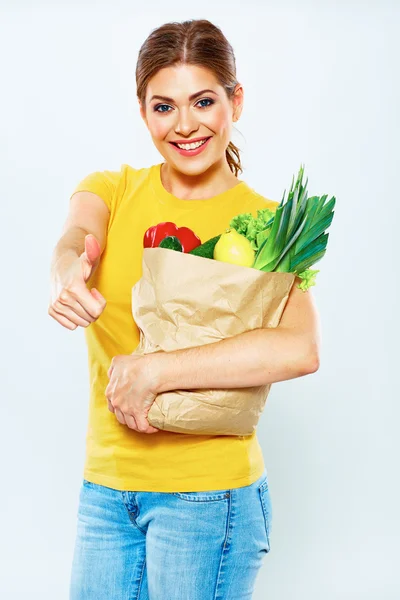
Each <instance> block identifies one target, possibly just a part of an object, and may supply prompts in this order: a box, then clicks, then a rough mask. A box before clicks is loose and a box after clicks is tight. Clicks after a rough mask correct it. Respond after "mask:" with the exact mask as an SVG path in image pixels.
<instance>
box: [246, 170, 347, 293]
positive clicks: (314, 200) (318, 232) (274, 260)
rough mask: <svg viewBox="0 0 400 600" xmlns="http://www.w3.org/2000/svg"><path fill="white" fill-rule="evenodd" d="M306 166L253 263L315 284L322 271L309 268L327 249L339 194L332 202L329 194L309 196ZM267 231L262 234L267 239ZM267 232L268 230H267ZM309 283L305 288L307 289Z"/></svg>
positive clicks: (254, 266)
mask: <svg viewBox="0 0 400 600" xmlns="http://www.w3.org/2000/svg"><path fill="white" fill-rule="evenodd" d="M303 175H304V166H301V167H300V169H299V173H298V176H297V180H296V182H294V177H293V179H292V185H291V188H290V190H289V194H288V197H287V199H286V200H285V195H286V190H285V192H284V194H283V197H282V200H281V202H280V204H279V206H278V208H277V210H276V213H275V215H274V217H273V219H272V220H271V221H270V222H269V223H268V225H269V228H268V236H267V238H266V239H264V240H263V242H262V243H261V245H260V247H259V249H258V251H257V253H256V255H255V260H254V264H253V268H255V269H259V270H260V271H266V272H271V271H279V272H285V273H295V274H296V275H297V276H299V277H303V278H304V280H307V282H308V283H307V285H308V287H309V286H310V285H314V283H315V276H316V273H318V271H313V272H311V271H309V272H307V269H309V268H310V267H311V266H313V265H314V264H315V263H316V262H318V261H319V260H321V258H322V257H323V256H324V254H325V252H326V246H327V243H328V237H329V234H327V233H325V232H326V230H327V229H328V227H329V226H330V225H331V223H332V219H333V215H334V210H333V209H334V207H335V203H336V198H335V197H334V196H332V198H331V199H330V200H329V202H327V203H325V202H326V200H327V197H328V196H327V195H324V196H321V197H319V196H312V197H310V198H308V195H307V183H308V179H307V180H306V182H305V184H304V185H303ZM263 233H264V232H261V233H260V234H258V235H259V236H260V239H263V235H262V234H263ZM264 236H265V233H264ZM305 286H306V283H305V282H304V285H303V287H302V289H304V288H305Z"/></svg>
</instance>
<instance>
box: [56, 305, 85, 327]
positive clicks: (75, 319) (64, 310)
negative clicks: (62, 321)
mask: <svg viewBox="0 0 400 600" xmlns="http://www.w3.org/2000/svg"><path fill="white" fill-rule="evenodd" d="M53 310H54V312H55V313H57V314H59V315H62V316H64V317H66V318H67V319H68V320H69V321H71V322H72V323H75V324H76V325H80V326H81V327H88V325H90V323H89V321H86V319H82V317H80V316H79V315H77V314H76V312H74V311H73V310H72V308H70V307H69V306H66V305H65V304H60V303H59V302H57V301H56V302H55V303H54V304H53Z"/></svg>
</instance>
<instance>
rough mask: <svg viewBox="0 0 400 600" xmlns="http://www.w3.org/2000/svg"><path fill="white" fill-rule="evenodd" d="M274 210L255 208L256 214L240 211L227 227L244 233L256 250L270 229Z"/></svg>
mask: <svg viewBox="0 0 400 600" xmlns="http://www.w3.org/2000/svg"><path fill="white" fill-rule="evenodd" d="M274 216H275V212H274V211H273V210H271V209H270V208H261V209H259V210H257V216H256V217H254V216H253V215H252V214H251V213H242V214H240V215H237V216H236V217H233V219H231V222H230V223H229V227H232V229H235V230H236V231H237V232H238V233H240V234H241V235H244V236H245V237H246V238H247V239H248V240H249V241H250V242H251V246H252V248H253V250H258V249H259V247H260V246H261V244H262V243H263V242H264V240H266V239H267V237H268V235H269V232H270V230H271V226H272V221H273V219H274Z"/></svg>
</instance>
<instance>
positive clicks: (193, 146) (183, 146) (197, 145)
mask: <svg viewBox="0 0 400 600" xmlns="http://www.w3.org/2000/svg"><path fill="white" fill-rule="evenodd" d="M206 141H207V140H201V142H196V143H194V144H177V146H178V148H181V150H195V149H196V148H200V146H202V145H203V144H205V143H206Z"/></svg>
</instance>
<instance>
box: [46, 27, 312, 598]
mask: <svg viewBox="0 0 400 600" xmlns="http://www.w3.org/2000/svg"><path fill="white" fill-rule="evenodd" d="M136 81H137V95H138V100H139V104H140V113H141V116H142V118H143V120H144V122H145V124H146V126H147V128H148V130H149V132H150V135H151V138H152V140H153V143H154V144H155V146H156V148H157V149H158V150H159V152H160V154H161V155H162V156H163V157H164V159H165V160H164V162H163V163H160V164H157V165H153V166H151V167H149V168H140V169H136V168H133V167H131V166H129V165H122V167H121V170H120V171H101V172H95V173H91V174H89V175H88V176H87V177H85V178H84V179H83V181H81V182H80V183H79V185H78V186H77V188H76V189H75V190H74V193H73V195H72V197H71V204H70V212H69V215H68V219H67V221H66V224H65V228H64V232H63V236H62V237H61V239H60V241H59V243H58V244H57V247H56V249H55V251H54V257H53V262H52V300H51V303H50V307H49V314H50V315H51V316H52V317H53V318H54V319H56V320H57V321H58V322H59V323H60V324H61V325H63V326H64V327H66V328H67V329H76V327H78V326H81V327H85V336H86V340H87V345H88V354H89V370H90V411H89V427H88V435H87V453H86V464H85V470H84V480H83V485H82V488H81V494H80V503H79V511H78V530H77V537H76V547H75V554H74V560H73V566H72V576H71V591H70V598H71V600H81V599H85V600H92V599H93V600H103V599H104V600H105V599H107V600H111V599H113V600H114V599H115V600H117V599H131V598H138V599H140V600H144V599H147V598H150V600H186V599H190V600H212V599H216V598H218V599H221V600H222V599H223V600H226V599H228V598H229V599H234V600H240V599H244V598H251V595H252V591H253V589H254V584H255V579H256V575H257V572H258V570H259V568H260V566H261V564H262V559H263V557H264V556H265V554H267V553H268V552H269V550H270V539H269V538H270V531H271V518H272V511H271V499H270V494H269V489H268V481H267V473H266V469H265V465H264V461H263V456H262V451H261V448H260V446H259V443H258V440H257V436H256V435H255V434H254V435H251V436H247V437H244V436H243V437H240V436H204V435H203V436H201V435H184V434H177V433H172V432H167V431H157V430H156V429H155V428H154V427H152V426H150V425H149V423H148V420H147V414H148V411H149V409H150V407H151V405H152V403H153V402H154V399H155V397H156V395H157V394H158V393H160V392H162V391H166V390H171V389H193V388H201V387H202V388H217V387H220V388H235V387H242V386H253V385H254V386H256V385H261V384H265V383H270V382H276V381H283V380H287V379H291V378H294V377H300V376H303V375H306V374H308V373H312V372H314V371H315V370H316V369H317V368H318V345H319V344H318V330H317V314H316V309H315V306H314V303H313V300H312V297H311V295H310V293H309V292H306V293H304V292H302V291H299V290H298V288H297V286H296V285H294V286H293V288H292V291H291V294H290V297H289V299H288V303H287V305H286V309H285V311H284V314H283V316H282V319H281V323H280V325H279V327H278V328H276V329H261V330H260V329H259V330H254V331H250V332H246V333H244V334H241V335H238V336H235V337H232V338H229V339H226V340H222V341H219V342H216V343H214V344H209V345H207V346H200V347H195V348H190V349H186V350H180V351H177V352H170V353H157V354H153V355H147V356H145V357H138V356H131V353H132V352H133V351H134V350H135V348H136V346H137V344H138V342H139V331H138V328H137V327H136V325H135V323H134V322H133V319H132V313H131V289H132V286H133V285H134V284H135V282H136V281H137V280H138V279H139V278H140V276H141V260H142V249H143V234H144V232H145V231H146V230H147V229H148V227H150V226H151V225H155V224H157V223H160V222H162V221H173V222H175V223H176V224H177V225H178V226H187V227H190V228H191V229H193V230H195V231H196V233H197V234H198V235H199V237H200V238H201V239H202V240H206V239H209V238H211V237H213V236H215V235H217V234H218V233H220V232H221V231H222V230H223V229H224V228H226V224H227V223H229V221H230V219H231V218H232V217H233V216H234V215H236V214H238V213H241V212H253V213H255V211H256V210H257V209H259V208H263V207H268V206H271V207H275V206H276V204H277V203H276V202H271V201H268V200H266V199H265V198H263V197H262V196H261V195H259V194H258V193H256V192H255V191H254V190H253V189H252V188H250V187H249V186H248V185H247V184H246V183H245V182H244V181H242V180H239V179H238V177H237V175H238V173H239V172H241V170H242V169H241V164H240V157H239V152H238V149H237V148H236V147H235V146H234V145H233V144H232V142H230V136H231V130H232V123H234V122H236V121H237V120H238V119H239V117H240V114H241V111H242V106H243V88H242V86H241V85H240V83H238V82H237V80H236V74H235V58H234V54H233V51H232V48H231V46H230V45H229V43H228V41H227V40H226V38H225V37H224V35H223V34H222V32H221V31H220V29H219V28H217V27H216V26H214V25H213V24H211V23H210V22H209V21H205V20H193V21H186V22H183V23H168V24H166V25H163V26H162V27H159V28H158V29H156V30H155V31H153V32H152V33H151V34H150V36H149V37H148V38H147V40H146V41H145V42H144V44H143V46H142V48H141V50H140V52H139V57H138V63H137V70H136ZM188 144H190V145H189V146H188ZM176 276H177V277H179V273H177V274H176ZM94 285H95V287H92V286H94ZM88 286H89V287H88ZM90 288H91V289H90ZM89 325H90V327H89ZM153 433H156V435H149V434H153Z"/></svg>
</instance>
